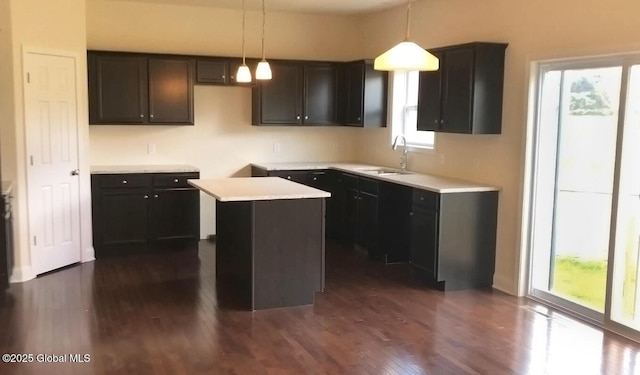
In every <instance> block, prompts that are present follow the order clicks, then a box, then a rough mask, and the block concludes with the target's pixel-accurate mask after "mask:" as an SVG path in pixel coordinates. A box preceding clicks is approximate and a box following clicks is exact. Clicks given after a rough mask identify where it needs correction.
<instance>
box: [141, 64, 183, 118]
mask: <svg viewBox="0 0 640 375" xmlns="http://www.w3.org/2000/svg"><path fill="white" fill-rule="evenodd" d="M193 65H194V63H193V60H190V59H173V58H149V122H150V123H154V124H188V125H193Z"/></svg>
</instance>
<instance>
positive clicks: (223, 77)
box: [196, 58, 230, 85]
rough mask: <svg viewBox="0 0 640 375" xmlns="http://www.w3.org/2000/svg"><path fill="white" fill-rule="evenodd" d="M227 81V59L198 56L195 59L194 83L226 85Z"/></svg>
mask: <svg viewBox="0 0 640 375" xmlns="http://www.w3.org/2000/svg"><path fill="white" fill-rule="evenodd" d="M229 81H230V74H229V60H227V59H215V58H213V59H207V58H199V59H198V60H197V61H196V83H198V84H205V85H206V84H209V85H226V84H229Z"/></svg>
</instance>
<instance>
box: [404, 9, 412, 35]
mask: <svg viewBox="0 0 640 375" xmlns="http://www.w3.org/2000/svg"><path fill="white" fill-rule="evenodd" d="M410 26H411V0H409V1H408V2H407V30H406V32H405V35H404V40H405V41H407V40H409V29H410Z"/></svg>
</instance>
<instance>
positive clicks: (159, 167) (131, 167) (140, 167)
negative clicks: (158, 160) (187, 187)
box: [91, 164, 200, 174]
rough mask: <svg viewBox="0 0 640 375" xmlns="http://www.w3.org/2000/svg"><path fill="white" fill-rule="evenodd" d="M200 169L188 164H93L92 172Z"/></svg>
mask: <svg viewBox="0 0 640 375" xmlns="http://www.w3.org/2000/svg"><path fill="white" fill-rule="evenodd" d="M199 171H200V170H199V169H198V168H196V167H194V166H193V165H188V164H165V165H162V164H158V165H154V164H149V165H92V166H91V174H124V173H188V172H199Z"/></svg>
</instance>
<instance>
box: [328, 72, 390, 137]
mask: <svg viewBox="0 0 640 375" xmlns="http://www.w3.org/2000/svg"><path fill="white" fill-rule="evenodd" d="M387 82H388V74H387V72H383V71H377V70H373V61H371V60H360V61H354V62H349V63H344V64H342V66H341V68H340V72H339V76H338V122H339V123H340V124H344V125H349V126H360V127H384V126H386V124H387Z"/></svg>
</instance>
